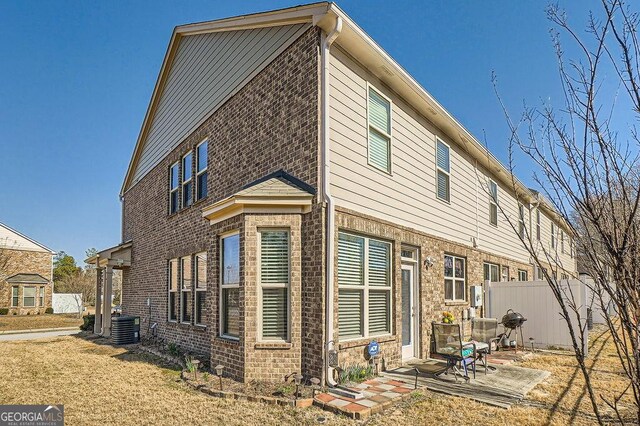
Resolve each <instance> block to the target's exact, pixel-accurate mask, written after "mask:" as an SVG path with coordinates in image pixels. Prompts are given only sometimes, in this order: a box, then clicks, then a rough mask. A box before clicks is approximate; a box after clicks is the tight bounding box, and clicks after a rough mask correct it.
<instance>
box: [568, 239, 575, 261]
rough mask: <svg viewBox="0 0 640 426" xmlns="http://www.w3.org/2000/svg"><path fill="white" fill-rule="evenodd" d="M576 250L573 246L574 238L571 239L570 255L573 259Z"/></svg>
mask: <svg viewBox="0 0 640 426" xmlns="http://www.w3.org/2000/svg"><path fill="white" fill-rule="evenodd" d="M574 250H575V248H574V246H573V238H571V237H569V254H570V256H571V258H572V259H573V253H574Z"/></svg>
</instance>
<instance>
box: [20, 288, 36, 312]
mask: <svg viewBox="0 0 640 426" xmlns="http://www.w3.org/2000/svg"><path fill="white" fill-rule="evenodd" d="M22 306H24V307H25V308H32V307H34V306H36V288H35V287H22Z"/></svg>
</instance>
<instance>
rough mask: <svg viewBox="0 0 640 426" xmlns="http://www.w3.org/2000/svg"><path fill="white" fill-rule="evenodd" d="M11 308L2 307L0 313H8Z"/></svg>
mask: <svg viewBox="0 0 640 426" xmlns="http://www.w3.org/2000/svg"><path fill="white" fill-rule="evenodd" d="M8 314H9V308H0V315H8Z"/></svg>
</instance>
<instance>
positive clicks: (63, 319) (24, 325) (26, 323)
mask: <svg viewBox="0 0 640 426" xmlns="http://www.w3.org/2000/svg"><path fill="white" fill-rule="evenodd" d="M80 324H82V319H80V318H78V315H77V314H41V315H0V332H3V331H9V330H35V329H39V328H57V327H77V326H80Z"/></svg>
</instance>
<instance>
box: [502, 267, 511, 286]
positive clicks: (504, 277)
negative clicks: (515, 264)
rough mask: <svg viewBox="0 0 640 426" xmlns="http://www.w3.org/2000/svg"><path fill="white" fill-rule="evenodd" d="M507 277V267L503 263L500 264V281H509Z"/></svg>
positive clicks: (508, 275)
mask: <svg viewBox="0 0 640 426" xmlns="http://www.w3.org/2000/svg"><path fill="white" fill-rule="evenodd" d="M509 277H510V274H509V267H508V266H504V265H503V266H502V274H501V276H500V281H502V282H507V281H509Z"/></svg>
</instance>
